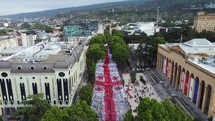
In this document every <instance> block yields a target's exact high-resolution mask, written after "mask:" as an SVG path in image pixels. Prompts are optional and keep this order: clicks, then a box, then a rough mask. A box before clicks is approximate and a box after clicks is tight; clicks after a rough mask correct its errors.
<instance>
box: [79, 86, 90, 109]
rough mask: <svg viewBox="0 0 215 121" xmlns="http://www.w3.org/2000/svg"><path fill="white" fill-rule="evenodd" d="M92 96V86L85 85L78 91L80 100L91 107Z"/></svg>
mask: <svg viewBox="0 0 215 121" xmlns="http://www.w3.org/2000/svg"><path fill="white" fill-rule="evenodd" d="M92 96H93V86H92V85H86V86H83V87H82V88H81V90H80V100H85V101H86V102H87V104H88V105H91V100H92Z"/></svg>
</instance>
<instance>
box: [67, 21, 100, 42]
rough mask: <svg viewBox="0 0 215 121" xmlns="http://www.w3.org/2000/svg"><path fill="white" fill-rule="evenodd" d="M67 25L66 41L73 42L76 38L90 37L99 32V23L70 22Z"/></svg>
mask: <svg viewBox="0 0 215 121" xmlns="http://www.w3.org/2000/svg"><path fill="white" fill-rule="evenodd" d="M65 24H66V25H65V26H64V30H63V31H64V40H65V41H73V40H74V37H88V36H90V35H92V33H96V32H97V31H98V21H72V22H70V21H69V22H66V23H65Z"/></svg>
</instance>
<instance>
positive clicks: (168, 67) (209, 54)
mask: <svg viewBox="0 0 215 121" xmlns="http://www.w3.org/2000/svg"><path fill="white" fill-rule="evenodd" d="M157 69H158V70H160V71H161V72H162V73H163V74H164V75H165V76H167V77H168V78H169V79H170V85H171V86H173V87H174V88H175V89H176V90H180V91H181V92H182V93H183V94H184V95H186V96H187V98H189V99H190V101H191V102H193V103H194V104H195V105H196V106H197V107H198V108H199V109H200V110H201V111H202V112H203V113H204V114H206V115H207V116H208V117H210V116H213V115H214V112H215V93H214V90H215V44H214V43H211V42H210V41H208V40H207V39H192V40H190V41H188V42H184V43H175V44H170V43H169V44H168V43H166V44H160V45H159V46H158V55H157Z"/></svg>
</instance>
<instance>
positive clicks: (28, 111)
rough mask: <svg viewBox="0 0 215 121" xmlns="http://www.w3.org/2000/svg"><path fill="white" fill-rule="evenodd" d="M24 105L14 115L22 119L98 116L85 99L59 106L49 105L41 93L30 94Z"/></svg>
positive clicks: (71, 120)
mask: <svg viewBox="0 0 215 121" xmlns="http://www.w3.org/2000/svg"><path fill="white" fill-rule="evenodd" d="M22 104H23V105H24V107H22V108H19V109H18V110H17V111H16V112H15V113H14V117H16V116H20V115H21V116H23V117H24V120H23V121H82V120H87V121H97V120H98V117H97V114H96V112H95V111H94V110H92V109H91V107H90V106H89V105H88V104H87V102H86V101H85V100H80V101H77V103H76V105H73V106H70V107H67V108H63V109H61V108H59V107H56V106H51V105H50V103H48V101H47V100H44V98H43V94H36V95H30V96H29V97H28V98H27V100H26V101H23V102H22Z"/></svg>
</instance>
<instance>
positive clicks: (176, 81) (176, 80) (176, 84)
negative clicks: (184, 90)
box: [175, 66, 180, 89]
mask: <svg viewBox="0 0 215 121" xmlns="http://www.w3.org/2000/svg"><path fill="white" fill-rule="evenodd" d="M179 73H180V70H179V67H178V66H177V73H176V77H175V89H177V87H178V81H179V80H178V76H180V75H179Z"/></svg>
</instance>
